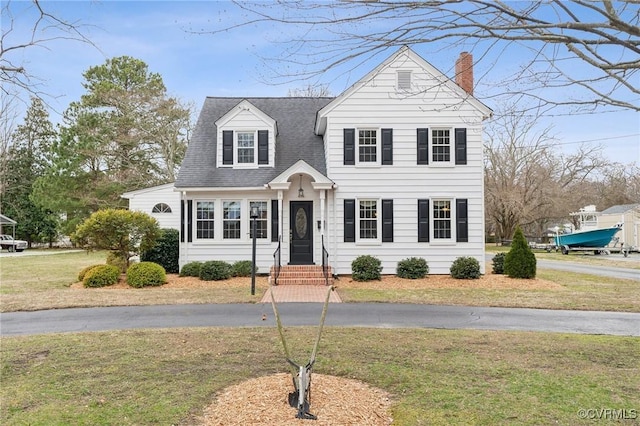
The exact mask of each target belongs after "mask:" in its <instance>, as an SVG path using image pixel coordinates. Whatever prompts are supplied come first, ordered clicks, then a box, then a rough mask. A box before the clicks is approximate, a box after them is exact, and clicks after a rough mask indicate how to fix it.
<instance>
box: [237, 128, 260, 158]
mask: <svg viewBox="0 0 640 426" xmlns="http://www.w3.org/2000/svg"><path fill="white" fill-rule="evenodd" d="M235 135H236V152H237V157H236V158H237V159H238V160H237V163H238V164H255V163H256V157H257V155H256V150H257V144H256V133H255V132H236V133H235Z"/></svg>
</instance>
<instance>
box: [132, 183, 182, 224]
mask: <svg viewBox="0 0 640 426" xmlns="http://www.w3.org/2000/svg"><path fill="white" fill-rule="evenodd" d="M123 198H128V199H129V210H136V211H141V212H144V213H147V214H148V215H150V216H151V217H154V218H155V219H156V220H157V221H158V224H159V225H160V228H171V229H179V227H180V194H179V193H178V192H175V191H174V190H173V184H172V183H170V184H166V185H160V186H154V187H151V188H145V189H141V190H138V191H132V192H127V193H126V194H123ZM159 203H165V204H167V205H168V206H169V207H170V208H171V213H153V207H154V206H155V205H156V204H159Z"/></svg>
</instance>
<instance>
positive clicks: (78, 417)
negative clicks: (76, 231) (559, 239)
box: [0, 328, 640, 425]
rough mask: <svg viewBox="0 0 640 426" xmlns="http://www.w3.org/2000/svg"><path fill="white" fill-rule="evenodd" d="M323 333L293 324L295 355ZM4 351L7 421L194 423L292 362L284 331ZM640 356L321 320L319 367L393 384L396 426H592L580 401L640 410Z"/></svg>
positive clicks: (94, 340)
mask: <svg viewBox="0 0 640 426" xmlns="http://www.w3.org/2000/svg"><path fill="white" fill-rule="evenodd" d="M314 332H315V330H314V329H308V328H291V329H287V339H288V343H289V347H290V348H292V351H293V352H294V358H295V359H298V358H299V359H301V360H304V359H306V358H307V357H308V354H309V349H310V348H311V345H312V343H313V342H312V340H313V338H312V337H310V336H313V334H314ZM1 351H2V352H1V354H2V358H1V359H2V367H1V372H2V384H3V385H2V388H1V390H0V396H1V397H2V401H3V402H2V408H1V410H0V423H2V424H4V425H22V424H33V425H62V424H101V425H133V424H135V425H152V424H153V425H155V424H166V425H169V424H195V423H196V418H197V416H198V415H200V414H201V413H202V410H203V409H204V408H205V407H206V406H207V405H208V404H209V403H210V402H211V400H212V398H213V397H214V395H215V393H216V392H219V391H221V390H222V389H223V388H225V387H227V386H229V385H232V384H236V383H239V382H241V381H243V380H245V379H248V378H251V377H257V376H262V375H269V374H273V373H276V372H286V371H288V367H287V364H286V362H285V360H284V359H283V356H282V350H281V347H280V342H279V340H278V336H277V331H276V330H275V329H267V330H265V329H252V328H241V329H224V328H204V329H171V330H153V331H151V330H146V331H117V332H101V333H87V334H61V335H47V336H29V337H12V338H3V342H2V349H1ZM638 353H640V339H638V338H626V337H613V336H582V335H567V334H545V333H527V332H504V331H468V330H451V331H447V330H388V329H368V330H367V331H366V333H363V332H362V330H361V329H350V328H326V329H325V333H324V334H323V339H322V342H321V346H320V349H319V355H318V362H317V363H316V366H315V368H314V371H315V372H317V373H322V374H331V375H336V376H342V377H348V378H355V379H358V380H361V381H364V382H367V383H369V384H371V385H374V386H377V387H380V388H382V389H384V390H386V391H388V392H390V393H391V394H392V395H393V407H392V410H393V417H394V419H395V422H394V425H421V424H425V425H426V424H430V425H449V424H461V425H462V424H464V425H470V424H478V425H482V424H485V425H492V424H507V423H508V424H522V425H538V424H552V423H553V424H556V423H557V424H581V422H583V423H582V424H591V423H589V421H584V420H581V419H580V418H579V417H578V415H577V413H578V410H579V409H598V408H611V409H626V410H627V411H629V410H632V409H636V410H638V409H639V408H640V364H639V363H638ZM283 398H286V395H283ZM312 404H313V399H312ZM246 409H247V410H251V409H252V407H246ZM293 415H294V412H293V411H292V416H293ZM630 424H633V423H630Z"/></svg>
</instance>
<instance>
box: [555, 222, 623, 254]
mask: <svg viewBox="0 0 640 426" xmlns="http://www.w3.org/2000/svg"><path fill="white" fill-rule="evenodd" d="M620 229H621V228H620V226H612V227H610V228H600V229H589V230H586V231H576V232H573V233H570V234H557V235H556V236H555V243H556V246H557V247H560V248H561V250H562V253H563V254H568V253H569V251H585V250H593V251H594V252H595V253H596V254H599V252H601V251H604V250H606V246H607V245H608V244H609V243H610V242H611V240H612V239H613V237H614V236H615V234H616V233H617V232H619V231H620Z"/></svg>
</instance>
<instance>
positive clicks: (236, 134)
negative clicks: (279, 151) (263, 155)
mask: <svg viewBox="0 0 640 426" xmlns="http://www.w3.org/2000/svg"><path fill="white" fill-rule="evenodd" d="M241 134H242V135H245V134H246V135H252V136H253V147H251V148H248V147H240V135H241ZM241 149H243V150H247V151H248V150H250V149H251V150H252V151H253V161H251V162H246V163H241V162H240V150H241ZM233 153H234V156H233V165H234V166H237V167H251V166H257V165H258V131H257V130H234V131H233Z"/></svg>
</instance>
